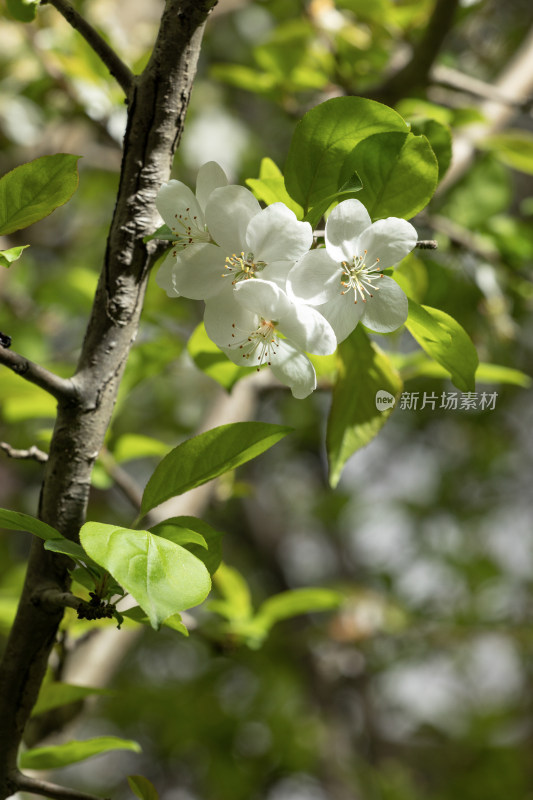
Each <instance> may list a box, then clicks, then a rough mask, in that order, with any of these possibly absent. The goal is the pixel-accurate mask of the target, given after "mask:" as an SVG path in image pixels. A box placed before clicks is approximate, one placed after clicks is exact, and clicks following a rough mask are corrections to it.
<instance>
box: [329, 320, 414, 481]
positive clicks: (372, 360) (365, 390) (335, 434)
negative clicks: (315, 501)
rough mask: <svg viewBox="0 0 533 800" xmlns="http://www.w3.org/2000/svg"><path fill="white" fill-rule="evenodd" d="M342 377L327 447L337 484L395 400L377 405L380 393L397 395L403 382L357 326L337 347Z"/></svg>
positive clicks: (336, 389) (331, 476)
mask: <svg viewBox="0 0 533 800" xmlns="http://www.w3.org/2000/svg"><path fill="white" fill-rule="evenodd" d="M337 353H338V359H339V376H338V379H337V383H336V384H335V387H334V389H333V399H332V404H331V411H330V414H329V419H328V428H327V434H326V448H327V452H328V462H329V482H330V484H331V486H332V487H335V486H336V485H337V484H338V482H339V478H340V476H341V472H342V469H343V467H344V465H345V463H346V461H347V460H348V459H349V458H350V456H351V455H353V453H355V452H356V450H359V449H360V448H361V447H364V445H366V444H368V442H369V441H370V440H371V439H373V438H374V436H376V434H377V433H378V432H379V431H380V429H381V428H382V427H383V425H384V424H385V422H386V421H387V419H388V417H389V416H390V413H391V411H392V408H393V406H394V403H392V402H391V403H390V405H389V407H388V408H386V410H380V409H379V408H378V407H377V405H376V396H377V394H378V392H383V393H385V394H383V395H381V396H382V397H384V398H387V396H390V397H392V398H397V397H398V396H399V394H400V393H401V391H402V381H401V379H400V376H399V374H398V372H397V370H396V369H395V368H394V367H393V365H392V364H391V362H390V360H389V358H388V357H387V355H386V354H385V353H384V352H383V351H382V350H380V348H379V347H378V346H377V345H376V344H374V343H373V342H371V341H369V339H368V336H367V335H366V333H365V332H364V330H363V329H362V328H361V326H358V327H357V328H356V329H355V330H354V332H353V333H352V334H351V335H350V336H349V337H348V338H347V339H345V341H344V342H342V344H340V345H339V348H338V351H337Z"/></svg>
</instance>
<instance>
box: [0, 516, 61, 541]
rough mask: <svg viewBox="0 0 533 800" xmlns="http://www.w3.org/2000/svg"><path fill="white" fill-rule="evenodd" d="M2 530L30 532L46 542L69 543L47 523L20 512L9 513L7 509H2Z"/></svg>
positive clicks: (0, 517)
mask: <svg viewBox="0 0 533 800" xmlns="http://www.w3.org/2000/svg"><path fill="white" fill-rule="evenodd" d="M0 528H6V529H7V530H9V531H28V533H33V534H35V536H38V537H39V539H44V540H45V541H46V540H47V539H61V541H62V542H65V541H67V540H66V539H65V538H64V537H63V536H62V535H61V534H60V533H59V531H56V529H55V528H52V526H51V525H48V524H47V523H46V522H41V520H40V519H35V517H30V515H29V514H22V513H21V512H20V511H9V510H8V509H7V508H0Z"/></svg>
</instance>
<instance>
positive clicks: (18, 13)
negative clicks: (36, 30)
mask: <svg viewBox="0 0 533 800" xmlns="http://www.w3.org/2000/svg"><path fill="white" fill-rule="evenodd" d="M38 4H39V0H6V5H7V10H8V11H9V13H10V14H11V15H12V16H13V17H15V19H18V21H19V22H32V20H34V19H35V15H36V14H37V6H38Z"/></svg>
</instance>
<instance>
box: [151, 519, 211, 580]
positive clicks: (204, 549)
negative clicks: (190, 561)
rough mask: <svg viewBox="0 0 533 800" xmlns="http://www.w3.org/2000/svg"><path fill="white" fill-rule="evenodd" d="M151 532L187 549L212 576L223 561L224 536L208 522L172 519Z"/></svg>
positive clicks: (161, 523) (156, 526) (155, 527)
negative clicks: (202, 563)
mask: <svg viewBox="0 0 533 800" xmlns="http://www.w3.org/2000/svg"><path fill="white" fill-rule="evenodd" d="M150 531H151V533H155V534H157V536H162V537H163V538H164V539H169V540H170V541H171V542H174V544H179V545H181V547H185V548H186V549H187V550H188V551H189V552H190V553H192V554H193V555H194V556H196V558H199V559H200V561H203V562H204V564H205V565H206V567H207V569H208V570H209V574H210V575H213V574H214V573H215V572H216V571H217V569H218V567H219V565H220V562H221V560H222V536H223V535H224V534H223V533H222V532H221V531H216V530H215V529H214V528H212V527H211V525H208V524H207V522H204V521H203V520H201V519H197V518H196V517H172V518H171V519H166V520H165V521H164V522H160V523H159V524H158V525H155V526H154V527H153V528H150Z"/></svg>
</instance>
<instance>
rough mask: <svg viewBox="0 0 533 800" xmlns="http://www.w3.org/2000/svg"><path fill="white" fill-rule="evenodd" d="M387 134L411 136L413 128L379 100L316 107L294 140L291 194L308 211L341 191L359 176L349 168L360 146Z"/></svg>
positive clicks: (337, 100) (343, 100) (338, 100)
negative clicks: (350, 179)
mask: <svg viewBox="0 0 533 800" xmlns="http://www.w3.org/2000/svg"><path fill="white" fill-rule="evenodd" d="M386 131H400V132H403V133H404V134H405V133H407V125H406V123H405V121H404V120H403V119H402V117H400V115H399V114H397V113H396V112H395V111H393V110H392V109H391V108H389V107H388V106H385V105H382V104H381V103H376V102H375V101H373V100H366V99H365V98H362V97H334V98H332V99H331V100H326V102H325V103H321V104H320V105H318V106H315V107H314V108H312V109H311V111H308V112H307V114H305V115H304V117H303V118H302V119H301V120H300V122H299V123H298V124H297V126H296V129H295V131H294V135H293V137H292V141H291V145H290V148H289V154H288V156H287V161H286V164H285V185H286V187H287V191H288V192H289V194H290V195H291V197H292V198H294V200H296V201H297V202H298V203H299V204H300V205H301V206H302V207H303V209H304V211H305V212H306V213H307V211H308V210H309V209H310V208H312V207H313V206H314V205H316V204H317V203H319V202H320V201H322V200H323V199H324V198H326V197H329V196H330V195H332V194H335V193H336V192H337V191H339V189H340V187H341V186H342V184H343V183H344V182H345V180H346V178H347V177H348V176H349V175H350V174H351V173H352V172H354V170H355V169H356V167H355V166H354V167H353V168H351V169H350V166H349V165H350V163H351V161H350V159H349V156H350V154H351V153H352V151H353V149H354V147H355V146H356V145H357V144H358V143H359V142H361V141H362V140H363V139H366V138H367V137H368V136H371V135H372V134H375V133H379V132H386ZM347 160H348V161H347ZM347 163H348V166H347ZM343 175H344V177H342V176H343ZM361 177H362V176H361ZM362 180H363V183H364V178H363V177H362Z"/></svg>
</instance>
